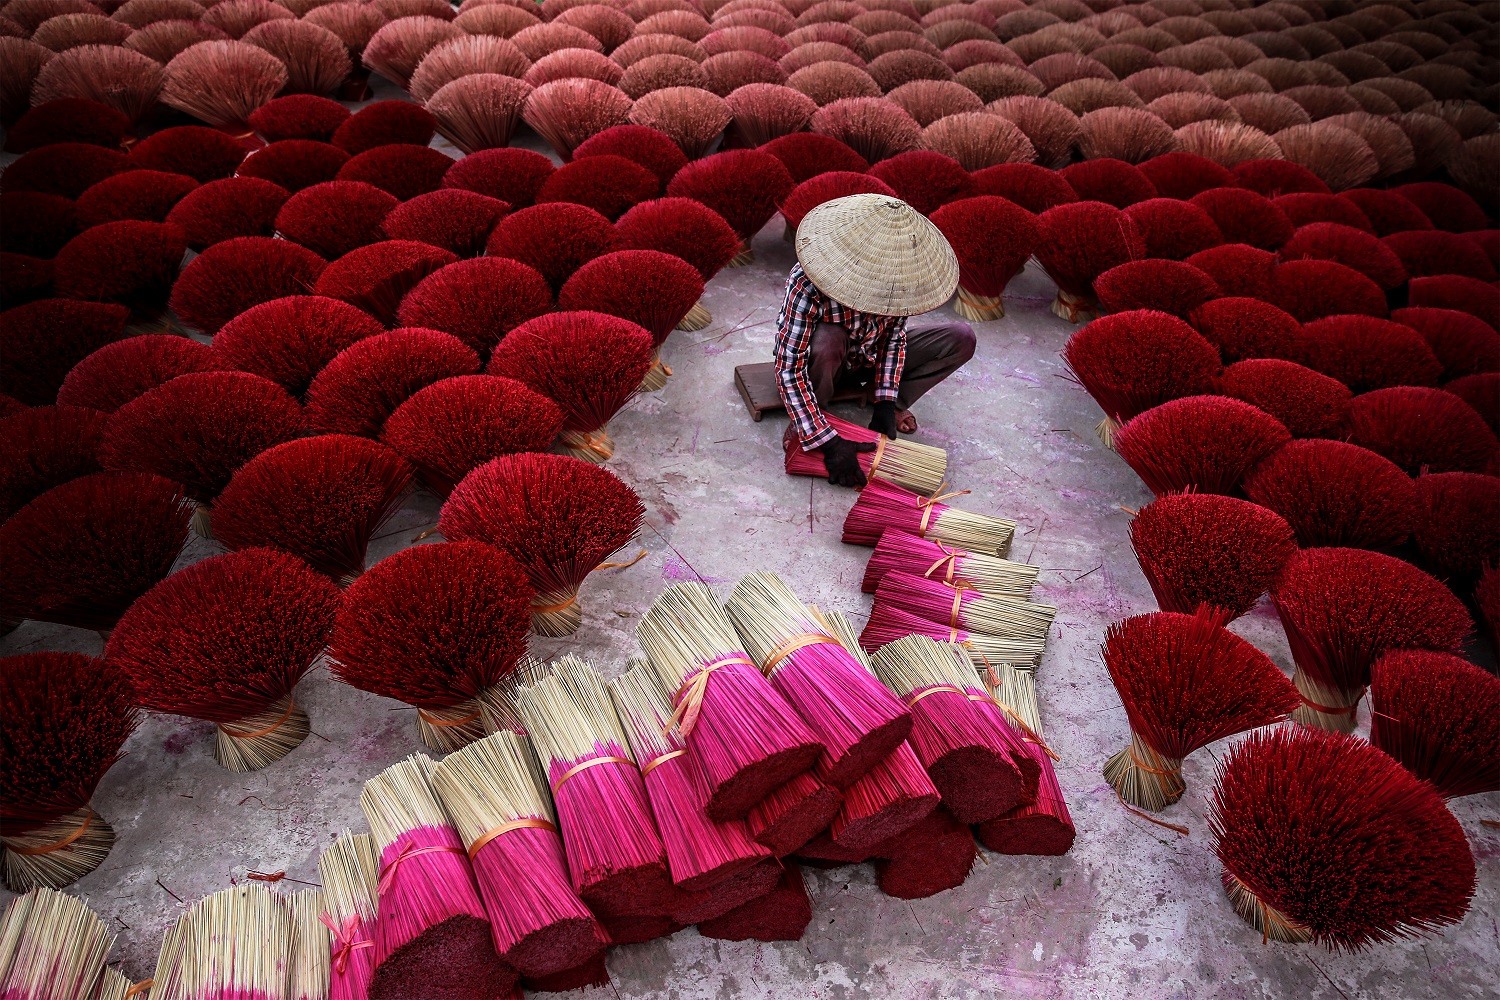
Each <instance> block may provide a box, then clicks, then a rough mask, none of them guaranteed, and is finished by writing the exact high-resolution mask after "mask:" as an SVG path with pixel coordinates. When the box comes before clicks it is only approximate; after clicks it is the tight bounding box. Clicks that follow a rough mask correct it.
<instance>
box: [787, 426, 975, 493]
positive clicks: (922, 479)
mask: <svg viewBox="0 0 1500 1000" xmlns="http://www.w3.org/2000/svg"><path fill="white" fill-rule="evenodd" d="M825 416H826V419H827V420H828V424H829V426H831V427H832V428H833V429H834V430H836V431H837V432H838V434H839V436H840V437H842V438H845V439H847V440H849V441H856V442H860V443H863V444H873V445H875V450H874V451H871V452H861V453H860V454H859V455H858V456H857V458H858V459H859V467H860V469H861V470H863V472H864V474H865V475H866V476H867V477H869V478H871V479H883V480H885V481H886V482H889V483H892V484H894V485H896V486H899V487H901V488H902V489H907V490H912V491H914V492H916V493H922V494H930V493H936V492H937V491H938V490H939V489H941V488H942V485H943V479H944V477H945V476H947V474H948V453H947V452H946V451H944V450H943V449H942V448H936V447H933V446H932V445H925V444H918V443H917V442H915V441H913V440H911V439H910V438H897V439H896V440H894V441H893V440H891V439H890V438H887V437H886V436H885V435H884V434H882V433H880V432H879V431H875V430H870V429H869V428H867V427H861V426H859V425H858V424H851V423H850V422H849V421H847V420H840V419H839V418H838V417H834V416H828V415H825ZM783 448H784V451H785V467H786V474H787V475H789V476H814V477H817V478H820V479H826V478H827V476H828V464H827V462H826V461H825V460H824V457H823V453H822V452H820V451H803V450H802V445H801V444H800V443H799V442H798V441H796V440H795V439H787V440H786V441H784V442H783Z"/></svg>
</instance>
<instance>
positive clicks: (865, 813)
mask: <svg viewBox="0 0 1500 1000" xmlns="http://www.w3.org/2000/svg"><path fill="white" fill-rule="evenodd" d="M940 800H941V795H940V793H939V792H938V789H937V786H936V785H934V784H933V782H932V778H931V776H930V775H928V773H927V769H926V768H925V767H923V766H922V761H921V759H920V758H919V757H918V756H917V754H916V751H914V750H913V749H912V747H911V744H909V743H902V744H900V745H899V746H897V747H896V749H895V750H894V751H892V752H891V754H890V755H889V756H887V757H886V758H885V759H884V760H882V761H881V762H880V763H878V764H876V765H875V766H874V767H873V768H871V769H870V770H869V771H867V772H866V773H865V774H863V775H861V776H860V778H859V779H858V780H857V781H855V782H854V783H853V784H851V785H850V786H849V787H848V788H846V789H844V805H843V807H842V808H841V809H839V813H838V815H837V816H835V817H834V818H833V825H832V826H831V827H829V834H830V836H831V837H832V838H833V843H834V844H836V845H838V847H839V848H841V849H843V850H845V851H849V852H852V855H851V856H853V855H859V858H858V860H863V858H864V857H866V856H868V855H869V853H870V851H871V849H872V848H874V846H875V845H876V844H878V843H880V842H881V841H882V840H885V839H886V838H887V837H894V836H895V835H896V834H898V833H900V832H901V831H902V830H905V829H906V828H907V827H909V826H911V825H912V824H913V823H916V822H919V821H920V820H921V819H922V817H924V816H926V815H927V814H928V813H930V812H932V810H934V809H936V808H937V805H938V802H939V801H940ZM831 860H832V859H831Z"/></svg>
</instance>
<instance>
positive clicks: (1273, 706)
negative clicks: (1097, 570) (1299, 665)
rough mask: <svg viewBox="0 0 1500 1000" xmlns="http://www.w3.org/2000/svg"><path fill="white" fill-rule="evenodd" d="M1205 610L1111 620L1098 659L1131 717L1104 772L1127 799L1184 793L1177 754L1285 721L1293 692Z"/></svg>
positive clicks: (1163, 802) (1161, 801) (1151, 804)
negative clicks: (1126, 740) (1126, 736)
mask: <svg viewBox="0 0 1500 1000" xmlns="http://www.w3.org/2000/svg"><path fill="white" fill-rule="evenodd" d="M1227 620H1228V619H1227V616H1226V615H1224V614H1223V612H1220V611H1215V610H1212V609H1200V610H1199V611H1197V612H1196V613H1194V614H1191V615H1183V614H1177V613H1175V612H1170V611H1160V612H1156V613H1154V614H1149V615H1138V616H1136V617H1134V618H1127V619H1125V620H1124V621H1123V622H1119V623H1117V624H1115V625H1112V626H1110V628H1109V632H1108V634H1107V635H1106V636H1105V641H1104V665H1105V666H1106V667H1107V668H1108V669H1109V676H1110V679H1111V680H1113V681H1114V684H1115V690H1116V691H1117V692H1119V695H1120V701H1121V703H1122V704H1123V705H1124V706H1125V714H1126V715H1127V716H1128V717H1129V718H1130V746H1129V747H1127V748H1126V749H1124V750H1121V751H1120V752H1119V753H1116V754H1115V755H1114V756H1113V757H1111V758H1110V759H1109V760H1108V761H1106V762H1105V764H1104V777H1105V779H1106V780H1108V781H1109V783H1110V785H1112V786H1113V787H1114V789H1115V792H1116V793H1117V794H1118V795H1119V796H1120V798H1121V799H1123V800H1124V801H1125V802H1127V803H1129V804H1130V805H1133V806H1136V807H1138V808H1141V809H1149V810H1151V811H1152V812H1160V811H1161V810H1162V809H1165V808H1166V807H1167V806H1169V805H1171V804H1172V803H1174V802H1176V801H1177V800H1178V799H1180V798H1181V797H1182V793H1183V791H1184V790H1185V789H1186V787H1187V786H1186V785H1185V784H1184V783H1183V780H1182V760H1183V758H1184V757H1186V756H1187V755H1188V754H1190V753H1192V752H1193V751H1194V750H1197V749H1198V748H1200V747H1203V746H1206V745H1207V744H1209V743H1212V742H1213V741H1215V740H1221V739H1224V738H1225V737H1227V736H1232V735H1234V734H1235V733H1241V732H1245V731H1246V730H1249V729H1255V728H1258V727H1260V726H1269V725H1272V724H1273V723H1276V722H1280V721H1282V720H1283V719H1285V718H1286V717H1287V716H1288V715H1289V714H1290V713H1291V711H1292V709H1294V708H1296V707H1297V691H1296V689H1295V688H1293V687H1292V685H1291V682H1290V681H1288V680H1287V679H1286V677H1285V675H1283V674H1282V672H1281V671H1280V670H1279V669H1277V667H1276V664H1274V663H1272V662H1271V659H1270V657H1268V656H1266V654H1264V653H1262V652H1261V651H1260V650H1258V649H1256V648H1255V647H1254V646H1252V645H1250V643H1248V642H1246V641H1245V640H1244V639H1241V638H1240V637H1239V636H1237V635H1235V634H1234V633H1232V632H1230V631H1228V630H1227V629H1225V628H1224V623H1225V622H1226V621H1227Z"/></svg>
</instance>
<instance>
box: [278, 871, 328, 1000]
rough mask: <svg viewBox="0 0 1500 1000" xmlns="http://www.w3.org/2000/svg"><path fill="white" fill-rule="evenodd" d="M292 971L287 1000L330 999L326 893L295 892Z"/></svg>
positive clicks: (292, 902)
mask: <svg viewBox="0 0 1500 1000" xmlns="http://www.w3.org/2000/svg"><path fill="white" fill-rule="evenodd" d="M290 905H291V911H292V954H291V971H290V972H289V973H288V974H287V1000H329V976H330V973H331V969H330V958H331V955H330V943H331V939H330V938H329V932H328V927H327V925H325V924H324V923H323V922H322V920H321V919H320V918H321V917H322V915H323V891H322V890H321V889H303V890H302V891H301V892H297V893H293V894H292V897H291V901H290Z"/></svg>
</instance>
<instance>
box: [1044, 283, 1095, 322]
mask: <svg viewBox="0 0 1500 1000" xmlns="http://www.w3.org/2000/svg"><path fill="white" fill-rule="evenodd" d="M1052 315H1054V316H1057V317H1059V318H1060V319H1065V320H1067V321H1068V322H1069V323H1087V322H1088V321H1089V320H1091V319H1098V318H1099V316H1100V315H1101V311H1100V309H1099V302H1098V300H1097V299H1095V298H1094V297H1093V296H1086V295H1074V294H1072V293H1071V292H1065V291H1063V290H1062V289H1061V288H1059V289H1058V290H1057V298H1055V299H1053V300H1052Z"/></svg>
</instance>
